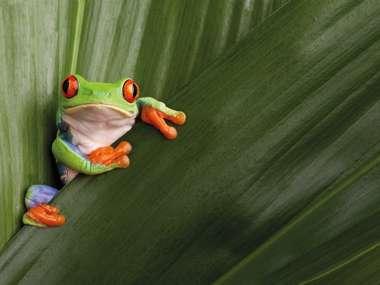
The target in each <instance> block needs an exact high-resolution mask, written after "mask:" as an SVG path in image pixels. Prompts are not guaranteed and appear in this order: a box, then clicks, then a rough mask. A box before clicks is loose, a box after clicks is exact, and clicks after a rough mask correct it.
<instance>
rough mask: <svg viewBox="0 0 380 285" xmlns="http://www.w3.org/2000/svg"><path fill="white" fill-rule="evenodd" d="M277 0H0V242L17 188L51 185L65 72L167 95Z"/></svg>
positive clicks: (11, 218) (13, 219)
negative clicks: (124, 81) (132, 81)
mask: <svg viewBox="0 0 380 285" xmlns="http://www.w3.org/2000/svg"><path fill="white" fill-rule="evenodd" d="M286 2H287V1H284V0H281V1H279V0H270V1H266V0H265V1H264V0H261V1H253V0H249V1H230V0H223V1H204V0H196V1H177V0H170V1H166V0H165V1H162V0H160V1H150V0H128V1H124V0H123V1H121V0H112V1H103V0H94V1H84V0H75V1H74V0H67V1H45V0H43V1H39V0H28V1H20V0H7V1H1V3H0V66H1V70H0V79H1V82H2V88H0V106H1V112H0V134H1V137H0V155H1V158H2V161H1V164H0V248H2V246H3V244H4V243H5V242H6V241H7V240H8V239H9V238H10V236H11V235H12V234H13V233H14V232H15V231H16V230H17V229H18V228H19V222H20V219H21V215H22V214H23V212H24V207H23V197H24V193H25V190H26V189H27V187H28V186H29V185H31V184H35V183H46V184H51V185H54V184H55V185H59V183H57V179H54V170H55V166H54V163H53V159H52V157H51V154H50V144H51V141H52V139H53V136H54V133H55V127H54V120H55V119H54V118H55V115H54V114H55V110H56V98H57V91H58V88H59V85H60V82H61V80H62V79H63V77H64V76H65V75H66V74H67V73H69V72H73V71H74V70H76V71H78V72H79V73H81V74H83V75H84V76H86V77H88V78H89V79H91V80H102V81H114V80H118V79H120V78H123V77H125V76H126V75H129V76H131V77H134V78H137V79H138V80H139V81H141V83H142V85H143V92H144V94H145V95H149V96H155V97H156V98H158V97H163V96H165V97H168V95H170V94H174V93H175V92H176V91H178V89H179V88H180V87H182V86H184V85H186V84H187V83H189V81H190V80H191V79H192V78H193V77H194V76H196V75H197V74H198V73H200V72H201V71H202V70H203V69H204V68H205V67H206V66H207V65H208V64H209V63H211V62H212V61H213V60H214V59H215V58H216V56H218V55H219V54H221V53H222V52H224V51H225V50H227V49H228V48H230V47H231V46H232V45H233V44H234V43H236V42H238V41H239V40H240V39H241V38H242V37H243V36H244V35H245V34H246V33H247V32H248V30H249V29H250V28H251V27H254V26H256V25H257V24H258V23H260V22H262V21H263V19H264V18H266V17H267V16H268V15H269V14H271V13H272V12H273V11H274V10H275V9H277V8H279V7H280V6H281V5H282V4H284V3H286ZM221 27H223V28H221ZM77 66H78V68H77ZM58 92H59V91H58Z"/></svg>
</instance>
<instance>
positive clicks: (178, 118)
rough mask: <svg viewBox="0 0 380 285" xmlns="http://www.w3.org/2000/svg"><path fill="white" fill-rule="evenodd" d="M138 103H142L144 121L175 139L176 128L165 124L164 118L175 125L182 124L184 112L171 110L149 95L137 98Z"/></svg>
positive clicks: (168, 137) (167, 136)
mask: <svg viewBox="0 0 380 285" xmlns="http://www.w3.org/2000/svg"><path fill="white" fill-rule="evenodd" d="M138 103H139V104H140V105H142V111H141V119H142V120H143V121H144V122H145V123H148V124H150V125H153V126H154V127H155V128H157V129H158V130H159V131H160V132H161V133H162V134H163V135H164V136H165V137H166V138H167V139H175V138H176V137H177V130H176V129H175V128H174V127H171V126H169V125H167V124H166V122H165V120H169V121H171V122H172V123H174V124H177V125H183V124H184V123H185V122H186V115H185V113H184V112H181V111H176V110H173V109H171V108H169V107H167V106H166V105H165V104H164V103H162V102H160V101H157V100H156V99H154V98H151V97H143V98H140V99H138Z"/></svg>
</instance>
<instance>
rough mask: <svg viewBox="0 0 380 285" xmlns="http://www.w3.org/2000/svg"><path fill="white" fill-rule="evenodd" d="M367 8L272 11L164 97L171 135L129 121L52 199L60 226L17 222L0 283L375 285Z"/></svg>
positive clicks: (373, 88)
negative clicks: (127, 148)
mask: <svg viewBox="0 0 380 285" xmlns="http://www.w3.org/2000/svg"><path fill="white" fill-rule="evenodd" d="M379 15H380V3H379V2H378V1H376V0H363V1H357V0H334V1H302V0H294V1H292V2H290V3H289V4H288V5H286V6H285V7H284V8H282V9H280V10H279V11H278V12H277V13H276V14H275V15H274V16H273V17H270V18H269V19H268V21H266V22H265V23H264V24H263V25H260V26H259V27H258V28H256V29H255V30H253V31H252V32H250V33H249V34H248V35H247V37H246V38H245V39H243V40H242V41H240V42H239V43H238V44H237V45H236V46H235V47H234V48H232V49H230V50H229V51H228V53H227V54H225V55H224V56H222V57H220V58H219V59H218V60H217V61H216V62H214V63H213V64H212V65H209V66H208V68H207V70H206V71H204V72H203V73H202V74H201V75H200V76H198V77H197V78H196V79H193V80H192V81H191V84H189V85H188V86H187V88H185V89H184V90H182V91H181V92H180V93H178V94H176V95H175V96H171V97H170V98H169V100H168V103H169V105H171V106H174V107H176V108H180V109H183V110H184V111H186V112H187V115H188V123H187V125H185V126H184V127H182V128H181V129H180V136H179V138H178V140H177V141H174V142H168V141H165V140H164V139H162V137H161V136H160V135H159V134H158V132H156V131H155V130H153V129H152V128H151V127H149V126H146V125H143V124H138V125H137V126H136V128H135V129H134V130H133V131H132V133H131V134H130V135H128V136H127V138H128V140H130V141H131V142H132V144H133V145H134V152H133V154H132V156H131V160H132V165H131V166H130V168H128V169H126V170H117V171H113V172H110V173H107V174H105V175H100V176H97V177H79V178H78V179H76V180H75V181H74V182H73V183H71V184H70V185H68V186H67V187H65V189H64V190H63V192H62V194H61V195H60V196H59V197H58V198H57V199H56V201H55V203H56V204H57V205H58V206H60V207H61V208H62V209H63V211H64V213H65V214H66V215H67V217H68V223H67V225H65V226H64V227H62V228H56V229H48V230H39V229H35V228H30V227H25V228H23V229H22V230H21V231H20V232H19V233H18V234H17V235H16V236H15V238H14V239H13V240H12V242H11V243H10V244H9V246H8V247H7V248H6V249H5V250H4V251H3V253H2V255H1V257H0V271H1V274H0V283H1V284H3V283H4V284H8V283H17V282H18V283H21V284H23V283H32V284H33V283H46V284H61V283H63V284H73V283H74V284H75V283H86V284H87V283H90V284H93V283H99V284H210V283H212V282H213V281H216V284H299V283H301V284H302V283H303V284H310V283H314V284H329V283H332V284H334V283H333V282H335V283H337V282H338V281H339V280H349V281H348V282H352V281H358V282H359V283H360V282H364V283H367V284H375V283H376V282H377V280H379V279H380V276H378V275H379V272H378V270H377V268H378V266H377V265H378V264H379V261H378V244H379V242H380V241H379V233H380V228H379V226H378V218H379V210H378V204H379V200H380V195H379V191H378V185H379V179H380V175H379V174H380V172H379V171H380V166H379V162H380V143H379V142H380V132H379V131H378V128H379V126H380V99H379V96H378V94H379V89H380V87H379V86H380V74H379V67H380V54H379V52H378V51H379V48H380V17H379ZM80 58H81V57H80V56H79V57H78V59H80ZM78 66H80V63H79V65H78ZM146 138H149V140H147V139H146ZM354 284H355V283H354Z"/></svg>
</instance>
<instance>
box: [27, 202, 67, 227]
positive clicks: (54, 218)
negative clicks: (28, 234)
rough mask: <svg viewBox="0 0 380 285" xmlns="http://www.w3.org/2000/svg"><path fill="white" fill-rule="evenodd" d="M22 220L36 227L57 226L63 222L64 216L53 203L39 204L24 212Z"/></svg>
mask: <svg viewBox="0 0 380 285" xmlns="http://www.w3.org/2000/svg"><path fill="white" fill-rule="evenodd" d="M22 220H23V222H24V224H26V225H31V226H36V227H59V226H62V225H63V224H64V223H65V217H64V216H63V215H61V214H59V209H58V208H57V207H55V206H53V205H48V204H41V205H38V206H36V207H33V208H30V209H29V210H28V212H26V213H25V214H24V217H23V219H22Z"/></svg>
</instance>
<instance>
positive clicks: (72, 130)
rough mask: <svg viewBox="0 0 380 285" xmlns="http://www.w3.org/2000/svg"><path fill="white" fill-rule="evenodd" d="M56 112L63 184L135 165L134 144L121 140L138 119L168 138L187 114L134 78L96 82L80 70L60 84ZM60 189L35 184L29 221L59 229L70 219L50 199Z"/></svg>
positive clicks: (56, 150)
mask: <svg viewBox="0 0 380 285" xmlns="http://www.w3.org/2000/svg"><path fill="white" fill-rule="evenodd" d="M60 89H61V91H60V93H61V94H60V95H59V98H58V109H57V113H56V126H57V133H56V137H55V139H54V141H53V143H52V153H53V156H54V158H55V162H56V165H57V169H58V174H59V176H60V179H61V181H62V184H63V185H66V184H68V183H70V182H71V181H72V180H73V179H75V177H76V176H77V175H78V174H80V173H82V174H85V175H99V174H102V173H105V172H109V171H111V170H114V169H119V168H127V167H128V166H129V165H130V160H129V156H128V155H129V154H130V152H131V151H132V145H131V144H130V143H129V142H128V141H126V140H122V141H119V142H118V144H117V146H114V144H115V142H117V141H118V140H119V139H120V138H121V137H123V136H124V135H125V134H127V133H128V132H129V131H130V130H131V129H132V128H133V126H134V125H135V122H136V120H137V119H138V117H140V118H141V120H142V121H143V122H144V123H147V124H149V125H151V126H153V127H155V128H156V129H157V130H158V131H159V132H160V133H161V134H162V135H163V136H164V138H166V139H168V140H174V139H176V137H177V130H176V128H175V127H174V126H171V125H169V124H167V121H170V122H171V123H172V124H174V125H183V124H184V123H185V122H186V115H185V113H184V112H182V111H177V110H174V109H171V108H169V107H167V106H166V104H165V103H163V102H161V101H159V100H157V99H155V98H153V97H142V96H141V91H140V86H139V84H138V83H137V82H136V81H135V80H133V79H131V78H129V77H126V78H123V79H121V80H118V81H116V82H113V83H103V82H91V81H88V80H86V79H85V78H84V77H82V76H81V75H79V74H71V75H68V76H67V77H66V78H65V79H64V80H63V81H62V84H61V88H60ZM58 193H59V190H58V189H57V188H55V187H51V186H48V185H43V184H37V185H32V186H30V187H29V188H28V189H27V191H26V195H25V205H26V208H27V211H26V213H25V214H24V216H23V223H24V224H25V225H30V226H35V227H58V226H62V225H64V224H65V223H66V218H65V216H64V215H62V213H61V212H60V209H59V208H58V207H57V206H54V205H52V204H50V203H51V201H52V200H53V199H54V197H55V196H56V195H58Z"/></svg>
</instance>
